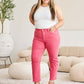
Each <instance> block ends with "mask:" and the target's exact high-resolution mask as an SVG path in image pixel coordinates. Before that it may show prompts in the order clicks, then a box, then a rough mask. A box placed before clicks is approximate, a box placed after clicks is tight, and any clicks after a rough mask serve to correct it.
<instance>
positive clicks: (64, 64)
mask: <svg viewBox="0 0 84 84" xmlns="http://www.w3.org/2000/svg"><path fill="white" fill-rule="evenodd" d="M31 48H32V47H31V46H30V47H29V48H28V49H27V50H23V51H21V52H19V54H18V57H19V58H18V59H17V61H16V62H22V61H31ZM25 52H28V53H25ZM58 59H59V67H58V71H60V72H68V73H69V72H70V70H72V69H71V68H72V67H73V66H74V65H76V64H78V63H80V62H84V47H78V46H62V47H60V48H59V53H58ZM41 60H42V61H44V62H46V63H48V66H49V67H50V64H49V56H48V52H47V50H46V49H45V51H44V53H43V56H42V59H41ZM79 66H80V65H79ZM82 67H84V66H83V65H82ZM80 69H82V68H80ZM73 71H74V72H73V73H75V68H74V70H73ZM81 71H83V70H81ZM71 75H72V73H70V77H71V80H72V81H73V80H74V79H73V76H71ZM74 77H75V80H74V81H80V82H83V81H84V80H80V79H82V78H81V74H80V75H79V79H77V80H76V78H77V76H76V75H74ZM82 77H83V76H82Z"/></svg>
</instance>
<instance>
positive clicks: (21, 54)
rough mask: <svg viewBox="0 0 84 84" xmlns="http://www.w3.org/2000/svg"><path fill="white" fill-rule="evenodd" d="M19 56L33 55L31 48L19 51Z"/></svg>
mask: <svg viewBox="0 0 84 84" xmlns="http://www.w3.org/2000/svg"><path fill="white" fill-rule="evenodd" d="M18 56H19V57H28V56H31V50H22V51H20V52H19V53H18Z"/></svg>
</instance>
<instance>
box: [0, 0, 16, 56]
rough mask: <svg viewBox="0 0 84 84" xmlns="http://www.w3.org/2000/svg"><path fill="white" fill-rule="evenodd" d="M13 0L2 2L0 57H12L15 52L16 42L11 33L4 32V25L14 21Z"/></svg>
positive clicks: (0, 6) (0, 9)
mask: <svg viewBox="0 0 84 84" xmlns="http://www.w3.org/2000/svg"><path fill="white" fill-rule="evenodd" d="M14 7H15V4H13V0H0V22H1V29H2V30H1V33H0V56H10V54H11V51H12V50H13V46H14V41H13V39H12V35H11V33H5V32H4V25H5V24H4V23H7V21H10V20H14V18H13V15H12V14H13V8H14Z"/></svg>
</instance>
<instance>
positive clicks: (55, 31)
mask: <svg viewBox="0 0 84 84" xmlns="http://www.w3.org/2000/svg"><path fill="white" fill-rule="evenodd" d="M57 30H58V29H55V31H54V32H51V31H50V30H49V32H50V33H55V32H56V31H57Z"/></svg>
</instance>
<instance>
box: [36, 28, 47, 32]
mask: <svg viewBox="0 0 84 84" xmlns="http://www.w3.org/2000/svg"><path fill="white" fill-rule="evenodd" d="M35 30H39V31H44V30H47V31H49V28H47V29H46V28H45V29H38V28H35Z"/></svg>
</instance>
